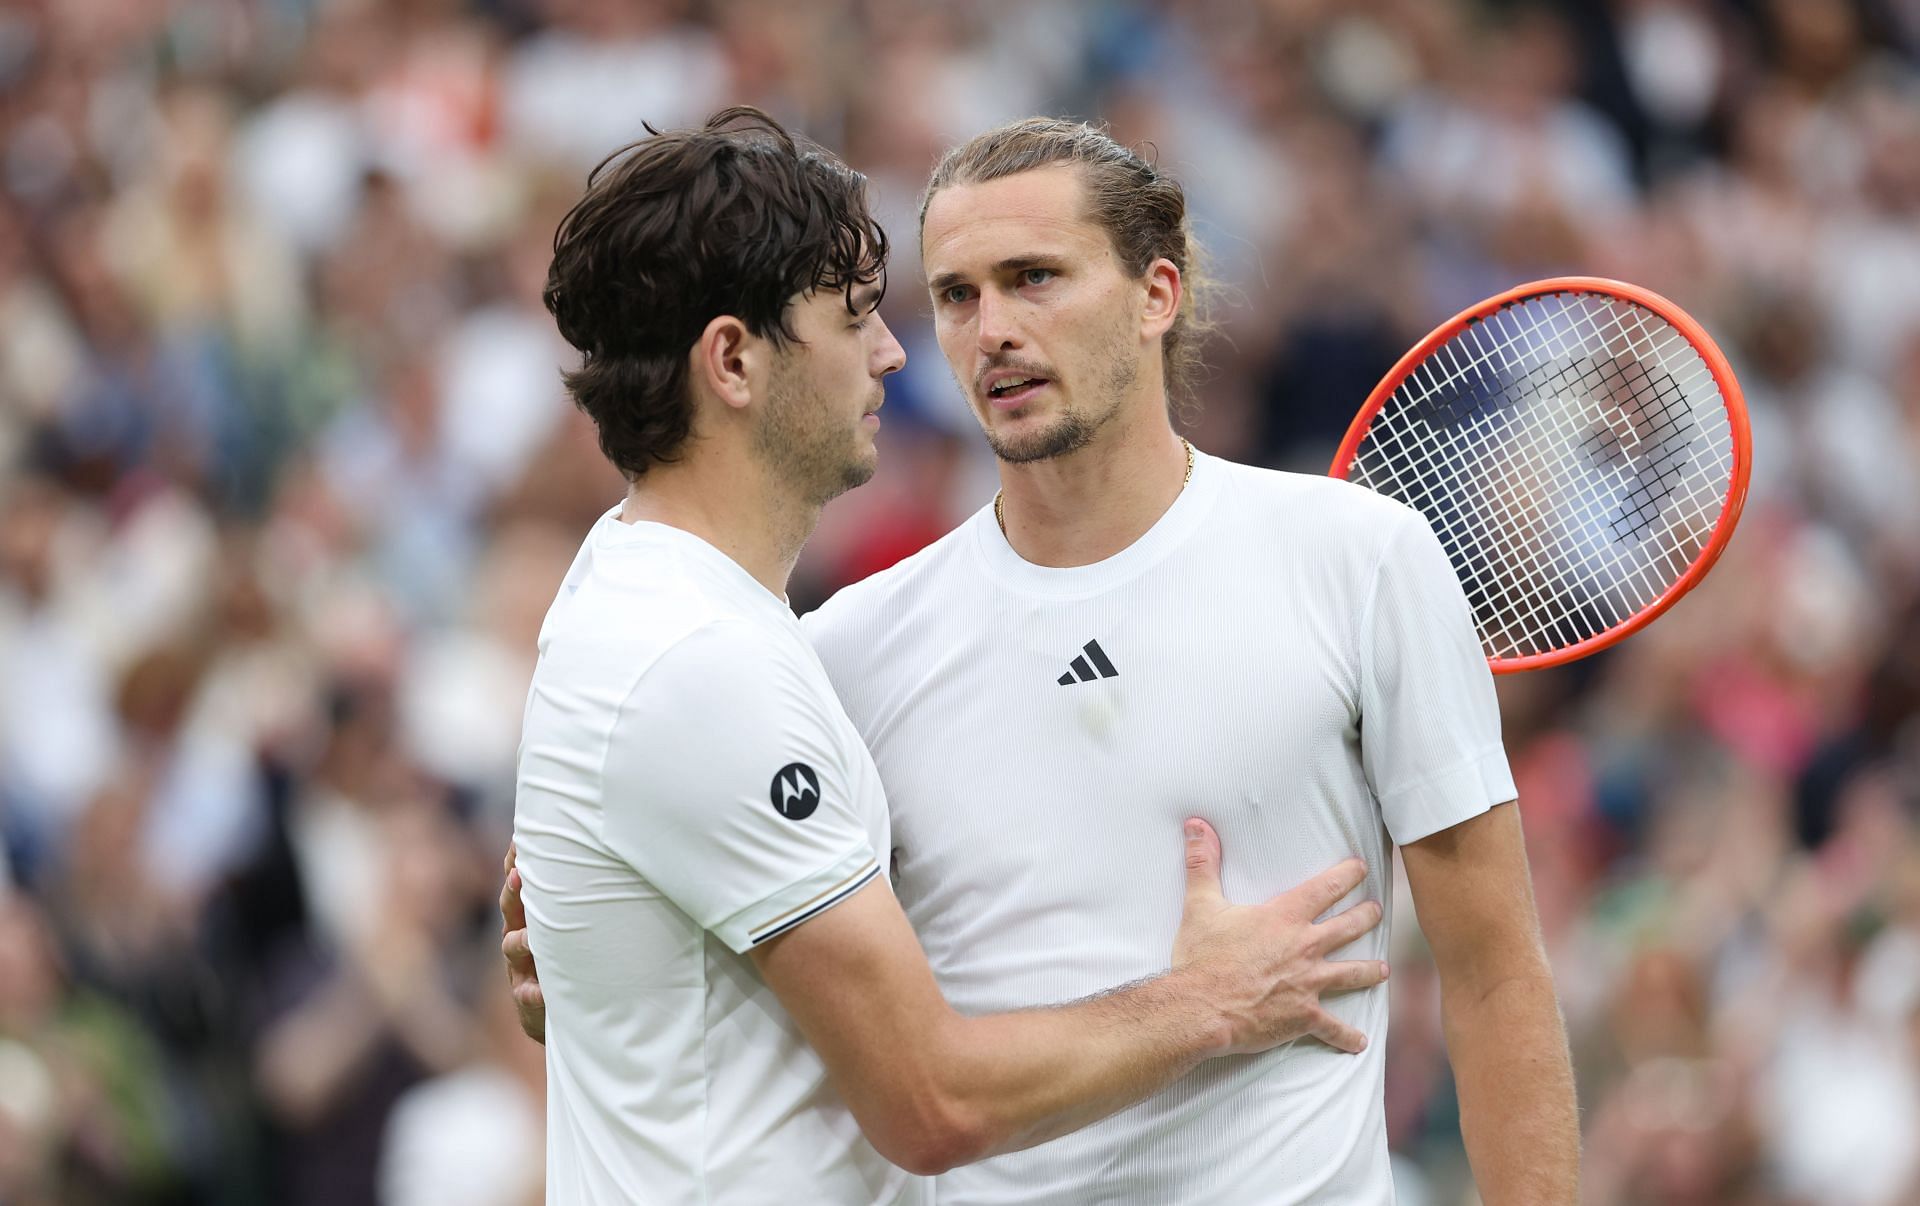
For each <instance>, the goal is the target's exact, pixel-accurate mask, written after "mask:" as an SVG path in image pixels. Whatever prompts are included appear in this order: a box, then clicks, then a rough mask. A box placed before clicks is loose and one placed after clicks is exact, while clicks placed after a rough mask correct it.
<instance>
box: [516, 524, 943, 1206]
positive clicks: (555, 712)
mask: <svg viewBox="0 0 1920 1206" xmlns="http://www.w3.org/2000/svg"><path fill="white" fill-rule="evenodd" d="M514 812H515V815H514V836H515V839H516V840H517V842H518V845H519V866H520V869H521V875H522V878H523V881H524V884H525V891H524V899H525V902H526V909H527V931H528V938H529V940H530V941H531V943H532V946H533V952H534V956H535V958H536V959H537V960H538V962H539V966H540V980H541V984H542V986H543V987H544V989H545V993H546V1001H547V1201H548V1202H550V1203H553V1206H583V1204H594V1206H600V1204H604V1206H613V1204H615V1203H619V1204H622V1206H627V1204H636V1203H637V1204H645V1206H655V1204H660V1203H674V1204H678V1203H698V1204H701V1206H707V1204H719V1203H728V1204H731V1203H743V1204H749V1206H755V1204H760V1203H768V1204H772V1203H780V1204H783V1206H784V1204H788V1203H793V1202H798V1201H806V1202H821V1203H846V1204H849V1206H851V1204H856V1203H857V1204H859V1206H868V1204H874V1203H888V1204H893V1203H920V1202H923V1201H924V1200H925V1198H926V1195H927V1194H928V1190H929V1183H928V1182H926V1181H925V1180H922V1179H919V1178H914V1177H909V1176H908V1175H907V1174H905V1173H903V1172H901V1171H900V1170H899V1169H897V1168H895V1167H893V1166H892V1165H891V1164H888V1163H887V1162H886V1161H885V1160H884V1159H882V1158H881V1156H880V1155H879V1153H878V1152H876V1151H875V1150H874V1149H873V1147H872V1146H871V1145H870V1144H868V1143H867V1141H866V1139H865V1138H864V1137H863V1136H862V1135H861V1133H860V1128H859V1126H858V1124H857V1123H856V1122H855V1120H854V1118H853V1116H852V1114H851V1113H850V1112H849V1111H848V1110H847V1108H846V1106H845V1105H844V1104H843V1103H842V1102H841V1101H840V1099H839V1097H838V1096H837V1095H836V1094H835V1093H834V1092H833V1090H832V1089H831V1087H830V1086H829V1084H828V1082H827V1077H826V1070H825V1067H824V1065H823V1064H822V1063H821V1062H820V1059H819V1057H818V1056H816V1055H815V1054H814V1052H813V1050H812V1048H810V1047H809V1046H808V1045H807V1043H806V1040H805V1039H803V1038H802V1037H801V1035H800V1033H799V1031H798V1030H797V1029H796V1028H795V1026H794V1024H793V1021H792V1019H791V1018H790V1017H788V1015H787V1014H786V1012H785V1011H784V1010H783V1009H782V1008H781V1006H780V1002H779V1000H778V999H777V998H776V997H775V996H774V995H773V993H772V991H771V990H769V989H768V988H767V986H766V984H765V983H764V982H763V981H762V980H761V978H760V975H759V973H758V971H757V970H756V969H755V968H754V966H753V964H752V962H751V960H750V959H749V958H748V957H747V954H746V952H747V951H749V950H751V949H752V948H753V947H754V946H755V945H756V944H758V943H760V942H764V941H766V940H767V939H769V938H772V937H774V936H776V935H778V934H781V933H784V932H785V931H787V930H788V929H791V928H792V927H793V926H795V925H798V924H801V923H803V922H804V921H806V920H807V919H808V918H810V917H814V916H817V915H819V913H820V912H821V911H822V910H825V909H827V908H829V907H831V906H832V905H834V904H836V903H838V902H840V901H842V900H844V899H846V898H847V897H848V896H849V895H851V894H852V893H853V892H854V891H856V890H857V889H859V888H860V887H861V886H863V885H864V884H866V883H867V882H868V881H870V880H871V879H872V878H874V877H875V876H876V875H879V874H882V873H884V870H885V865H884V860H883V858H882V853H883V852H885V851H886V850H887V849H888V848H889V845H890V838H889V835H888V823H887V812H886V802H885V799H884V797H883V796H882V794H881V788H880V780H879V777H878V775H877V774H876V773H875V771H874V766H873V760H872V759H871V758H869V757H868V756H867V752H866V749H865V748H864V747H863V746H862V745H861V743H860V738H859V735H858V734H857V733H856V732H855V731H854V728H853V726H852V724H851V722H850V721H848V719H847V716H846V713H845V712H843V711H842V710H841V708H840V705H839V703H838V702H837V701H836V700H835V699H834V695H833V690H832V687H831V686H830V685H829V684H828V681H827V677H826V673H825V671H824V670H822V668H821V666H820V662H819V660H818V659H817V658H816V657H815V656H814V654H813V652H812V650H811V649H809V648H808V646H807V644H806V642H805V640H804V639H802V637H801V635H800V628H799V623H798V621H797V620H795V619H794V616H793V613H792V612H791V611H789V610H788V608H787V605H786V603H785V602H784V601H782V600H781V599H779V598H778V597H776V596H774V595H773V594H771V593H769V592H768V591H767V590H766V588H765V587H763V586H761V585H760V583H759V582H757V581H756V580H755V579H754V578H753V577H752V576H751V575H749V574H748V573H747V572H746V570H744V569H742V568H741V567H740V566H739V565H738V564H737V563H735V562H734V561H733V560H731V559H730V558H728V557H727V556H725V555H724V554H722V553H721V552H720V551H719V550H717V549H715V548H713V547H712V546H711V545H709V544H707V543H706V542H704V541H702V540H701V539H699V538H698V537H696V536H693V535H691V534H689V533H687V532H683V531H680V530H679V529H676V528H671V527H665V526H662V525H659V524H651V523H639V524H625V523H622V522H620V520H619V519H618V517H617V509H616V511H615V512H610V513H608V514H607V515H606V516H604V517H602V518H601V520H600V521H599V523H598V524H596V525H595V527H594V528H593V531H592V532H591V533H590V534H589V535H588V537H587V540H586V543H585V544H584V545H583V546H582V548H581V550H580V555H579V556H578V557H577V558H576V559H575V561H574V563H573V567H572V568H571V569H570V570H569V571H568V573H567V577H566V582H565V584H564V585H563V586H562V587H561V589H560V593H559V596H558V597H557V598H556V599H555V601H554V603H553V607H552V609H551V610H550V611H549V612H548V614H547V619H546V623H545V625H544V626H543V628H542V630H541V633H540V661H539V667H538V669H537V670H536V671H535V672H534V677H533V686H532V690H531V691H530V693H529V696H528V700H527V712H526V719H525V727H524V732H523V737H522V742H521V749H520V769H519V783H518V795H517V798H516V801H515V809H514Z"/></svg>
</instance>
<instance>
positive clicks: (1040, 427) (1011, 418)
mask: <svg viewBox="0 0 1920 1206" xmlns="http://www.w3.org/2000/svg"><path fill="white" fill-rule="evenodd" d="M984 430H985V432H986V436H987V444H988V446H989V447H991V448H992V449H993V454H994V455H995V456H997V457H999V458H1000V459H1001V460H1003V461H1006V462H1008V463H1009V464H1014V465H1025V464H1030V463H1032V462H1034V461H1049V460H1052V459H1053V458H1054V457H1057V456H1065V455H1067V454H1068V453H1070V452H1078V451H1079V450H1080V449H1082V448H1085V447H1086V446H1087V442H1088V441H1089V440H1091V439H1092V438H1093V429H1092V427H1091V426H1090V425H1089V424H1088V423H1087V422H1086V420H1084V419H1082V418H1081V417H1080V416H1079V415H1076V414H1063V415H1056V416H1053V417H1052V418H1040V417H1037V416H1035V417H1028V416H1027V415H1025V414H1024V413H1021V412H1015V413H1014V414H1011V415H1008V416H1007V417H1006V421H1003V422H1002V423H1000V424H998V425H995V426H988V427H985V428H984Z"/></svg>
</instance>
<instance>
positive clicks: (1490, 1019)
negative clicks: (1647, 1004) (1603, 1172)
mask: <svg viewBox="0 0 1920 1206" xmlns="http://www.w3.org/2000/svg"><path fill="white" fill-rule="evenodd" d="M1441 1013H1442V1017H1443V1019H1444V1022H1445V1026H1446V1036H1447V1053H1448V1057H1449V1058H1450V1059H1451V1061H1452V1063H1453V1077H1454V1083H1455V1087H1456V1090H1457V1092H1458V1093H1459V1097H1460V1130H1461V1133H1462V1135H1463V1136H1464V1138H1465V1139H1466V1144H1467V1159H1468V1161H1469V1162H1470V1163H1471V1164H1472V1166H1473V1177H1474V1180H1475V1182H1476V1183H1477V1184H1478V1186H1479V1189H1480V1196H1481V1199H1482V1200H1483V1201H1484V1202H1486V1203H1487V1206H1503V1204H1505V1203H1526V1204H1527V1206H1533V1204H1534V1203H1571V1202H1574V1201H1575V1200H1577V1198H1578V1186H1579V1178H1580V1122H1579V1116H1578V1111H1577V1109H1576V1107H1575V1104H1574V1094H1573V1066H1572V1062H1571V1060H1570V1059H1569V1057H1568V1053H1567V1036H1566V1028H1565V1026H1564V1024H1563V1023H1562V1022H1561V1019H1560V1006H1559V1003H1558V1002H1557V1001H1556V1000H1555V997H1554V991H1553V980H1552V977H1551V975H1550V974H1547V973H1545V972H1544V971H1543V972H1541V973H1539V974H1537V975H1533V976H1516V977H1512V978H1509V979H1504V980H1501V981H1499V982H1497V983H1496V984H1494V985H1493V987H1492V988H1490V989H1489V990H1487V991H1485V992H1480V991H1477V990H1474V989H1458V990H1454V991H1449V992H1446V993H1444V994H1443V1000H1442V1004H1441Z"/></svg>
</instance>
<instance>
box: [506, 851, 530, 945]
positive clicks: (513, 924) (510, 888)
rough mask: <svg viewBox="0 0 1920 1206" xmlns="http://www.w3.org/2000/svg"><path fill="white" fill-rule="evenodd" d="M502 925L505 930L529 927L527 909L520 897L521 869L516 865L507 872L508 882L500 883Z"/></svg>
mask: <svg viewBox="0 0 1920 1206" xmlns="http://www.w3.org/2000/svg"><path fill="white" fill-rule="evenodd" d="M500 925H501V928H502V929H503V930H524V929H526V928H527V909H526V905H525V904H524V903H523V902H522V901H521V899H520V869H519V868H518V867H515V868H514V869H513V870H511V871H508V872H507V882H506V883H504V884H502V885H500Z"/></svg>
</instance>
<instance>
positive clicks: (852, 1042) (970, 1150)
mask: <svg viewBox="0 0 1920 1206" xmlns="http://www.w3.org/2000/svg"><path fill="white" fill-rule="evenodd" d="M1170 845H1171V844H1170ZM1169 854H1171V850H1169ZM1186 862H1187V899H1186V907H1185V912H1184V915H1183V917H1182V919H1181V926H1180V933H1179V936H1178V938H1177V939H1176V940H1175V948H1174V952H1173V956H1174V957H1173V966H1172V968H1171V970H1169V971H1167V972H1166V973H1164V974H1162V975H1159V976H1156V977H1153V978H1151V979H1148V980H1144V981H1140V982H1137V983H1134V984H1130V985H1125V986H1122V987H1120V988H1118V989H1115V990H1112V991H1110V992H1106V993H1102V994H1099V995H1097V996H1094V997H1089V998H1086V999H1084V1000H1081V1001H1075V1002H1072V1003H1069V1004H1065V1005H1060V1006H1055V1007H1052V1008H1042V1009H1030V1010H1021V1011H1017V1012H1013V1013H1001V1014H991V1015H987V1016H984V1017H964V1016H962V1015H960V1014H958V1013H956V1012H955V1011H954V1010H953V1009H952V1007H951V1006H949V1005H948V1004H947V1002H946V1000H945V998H944V997H943V996H942V995H941V993H940V989H939V987H938V985H937V984H936V983H935V982H934V978H933V972H932V969H931V968H929V967H928V965H927V961H926V956H925V955H924V954H923V953H922V951H921V949H920V944H919V941H918V939H916V938H915V937H914V934H913V930H912V928H911V927H910V926H909V925H908V923H907V919H906V915H905V914H904V913H902V912H901V911H900V906H899V904H898V902H896V901H895V900H894V897H893V893H892V892H891V890H890V889H889V888H888V887H887V886H886V884H885V883H884V882H882V881H877V880H876V881H875V882H874V883H872V884H869V885H868V886H867V887H865V888H863V889H862V890H861V891H859V892H858V893H856V894H855V895H854V896H853V897H852V898H851V899H849V900H847V901H845V902H844V903H842V904H840V905H838V906H837V907H835V908H833V909H831V910H829V911H828V912H827V913H825V914H823V915H822V916H820V917H818V918H815V919H814V920H812V921H809V922H808V923H807V924H806V925H804V926H801V927H800V928H798V929H797V930H794V931H793V932H792V933H790V934H786V935H783V936H782V937H780V938H778V939H776V940H775V941H773V942H771V943H768V944H767V947H766V948H765V949H763V950H756V951H755V952H754V954H753V958H754V961H755V963H757V964H758V966H759V968H760V972H761V974H762V975H763V976H765V977H766V980H767V983H768V984H769V985H770V986H771V987H772V988H773V990H774V992H775V993H776V994H777V995H778V996H779V997H780V1001H781V1003H782V1004H783V1005H784V1006H785V1007H786V1008H787V1010H788V1012H790V1013H791V1014H792V1015H793V1017H794V1019H795V1021H797V1022H798V1023H799V1026H800V1029H801V1031H802V1032H803V1033H805V1034H806V1036H807V1039H808V1041H809V1042H811V1043H812V1044H813V1046H814V1048H815V1050H817V1051H818V1052H819V1053H820V1055H821V1058H822V1059H823V1060H825V1062H826V1065H827V1070H828V1074H829V1075H830V1076H831V1077H832V1079H833V1082H834V1086H835V1087H836V1088H837V1089H838V1090H839V1091H840V1094H841V1096H842V1097H843V1098H844V1099H845V1100H846V1102H847V1103H848V1105H849V1106H850V1107H851V1109H852V1110H853V1114H854V1117H855V1118H857V1119H858V1120H859V1122H860V1127H861V1129H862V1130H863V1131H864V1132H865V1133H866V1136H867V1138H868V1140H869V1141H871V1142H872V1143H873V1145H874V1146H875V1147H876V1148H878V1149H879V1150H880V1153H881V1154H882V1155H884V1156H886V1157H887V1158H888V1159H889V1160H892V1161H893V1162H894V1163H896V1164H898V1165H900V1166H901V1167H903V1168H906V1169H908V1170H909V1171H912V1172H918V1173H923V1174H931V1173H938V1172H944V1171H945V1170H947V1169H949V1168H952V1167H954V1166H956V1165H960V1164H966V1163H970V1162H971V1161H974V1160H979V1159H983V1158H985V1157H987V1156H991V1155H995V1154H997V1153H1000V1152H1006V1151H1015V1150H1019V1149H1021V1148H1026V1147H1031V1146H1033V1145H1034V1144H1036V1143H1041V1142H1044V1141H1046V1140H1048V1139H1051V1138H1053V1137H1055V1136H1058V1135H1063V1134H1066V1133H1067V1132H1069V1131H1072V1130H1075V1129H1078V1128H1079V1127H1082V1126H1085V1125H1086V1124H1087V1123H1089V1122H1093V1121H1096V1120H1098V1119H1100V1118H1104V1117H1106V1116H1107V1115H1109V1114H1112V1113H1114V1112H1115V1111H1118V1110H1121V1109H1124V1108H1126V1107H1127V1106H1129V1105H1132V1104H1133V1103H1135V1102H1137V1101H1139V1100H1141V1099H1142V1098H1145V1097H1147V1096H1148V1095H1149V1094H1151V1093H1153V1092H1155V1091H1156V1090H1158V1089H1160V1088H1162V1087H1164V1086H1165V1085H1167V1084H1168V1083H1170V1082H1172V1081H1173V1080H1174V1079H1175V1078H1177V1077H1179V1076H1180V1075H1182V1074H1183V1073H1185V1072H1186V1071H1188V1070H1189V1069H1191V1068H1192V1067H1193V1066H1194V1065H1196V1064H1198V1063H1199V1062H1200V1061H1202V1060H1204V1059H1207V1058H1210V1057H1212V1056H1216V1055H1228V1054H1234V1053H1240V1052H1249V1051H1261V1050H1265V1049H1267V1048H1269V1047H1273V1046H1276V1045H1278V1044H1280V1043H1283V1042H1287V1041H1290V1040H1292V1039H1296V1038H1301V1037H1304V1036H1309V1035H1311V1036H1314V1037H1316V1038H1318V1039H1320V1040H1322V1041H1324V1042H1327V1043H1329V1044H1331V1045H1332V1046H1334V1047H1337V1048H1340V1049H1342V1050H1345V1051H1358V1050H1360V1049H1361V1048H1363V1047H1364V1046H1365V1045H1366V1039H1365V1037H1364V1036H1363V1035H1361V1034H1360V1033H1359V1032H1358V1031H1357V1030H1354V1029H1353V1028H1352V1027H1350V1026H1348V1025H1346V1024H1345V1023H1343V1022H1340V1021H1339V1020H1337V1019H1335V1018H1334V1017H1333V1016H1332V1015H1331V1014H1329V1013H1328V1012H1327V1011H1326V1010H1325V1009H1323V1008H1321V1006H1320V1003H1319V997H1320V995H1321V994H1322V993H1333V992H1346V991H1352V990H1355V989H1360V988H1367V987H1371V986H1372V985H1375V984H1378V983H1380V981H1381V980H1383V979H1385V978H1386V974H1387V967H1386V964H1385V963H1382V962H1380V961H1377V960H1371V959H1369V960H1361V961H1352V962H1329V961H1328V960H1327V958H1326V956H1327V953H1328V952H1330V951H1333V950H1336V949H1338V948H1339V947H1341V946H1342V945H1344V944H1346V943H1348V942H1351V941H1352V940H1353V939H1355V938H1357V937H1359V936H1360V935H1361V934H1363V933H1365V932H1366V931H1367V930H1370V929H1372V928H1373V926H1374V925H1375V924H1377V923H1378V922H1379V919H1380V906H1379V905H1378V904H1377V903H1375V902H1373V901H1365V902H1362V903H1361V904H1358V905H1355V906H1354V907H1353V908H1351V909H1348V910H1346V911H1344V912H1342V913H1339V914H1336V915H1334V916H1332V917H1329V918H1328V919H1327V920H1326V921H1324V922H1320V923H1316V922H1315V921H1314V918H1315V917H1318V916H1319V915H1320V914H1322V913H1324V912H1325V911H1326V910H1327V909H1329V908H1331V907H1333V905H1334V904H1336V903H1337V902H1338V901H1339V900H1340V898H1341V897H1343V896H1345V895H1346V894H1347V893H1348V892H1349V891H1351V890H1352V889H1353V888H1354V887H1355V886H1357V885H1358V884H1359V883H1360V881H1361V879H1362V877H1363V876H1364V874H1365V867H1364V866H1363V865H1362V864H1361V863H1360V862H1359V860H1357V859H1350V860H1348V861H1347V862H1344V863H1341V864H1340V865H1339V866H1337V867H1335V868H1333V869H1332V870H1330V871H1327V872H1325V873H1323V874H1321V875H1319V876H1316V877H1315V878H1313V879H1311V880H1309V881H1307V882H1306V883H1304V884H1302V885H1300V886H1299V887H1298V888H1295V889H1293V890H1292V891H1290V892H1287V893H1284V894H1282V895H1280V896H1277V897H1275V898H1274V899H1273V900H1270V901H1268V902H1266V903H1264V904H1259V905H1242V906H1235V905H1229V904H1228V903H1227V902H1226V901H1225V900H1224V899H1223V898H1222V897H1221V895H1220V845H1219V839H1218V838H1217V837H1216V836H1215V834H1214V832H1213V830H1212V829H1211V828H1210V827H1209V826H1207V825H1206V824H1205V823H1204V822H1189V828H1188V834H1187V839H1186Z"/></svg>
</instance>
